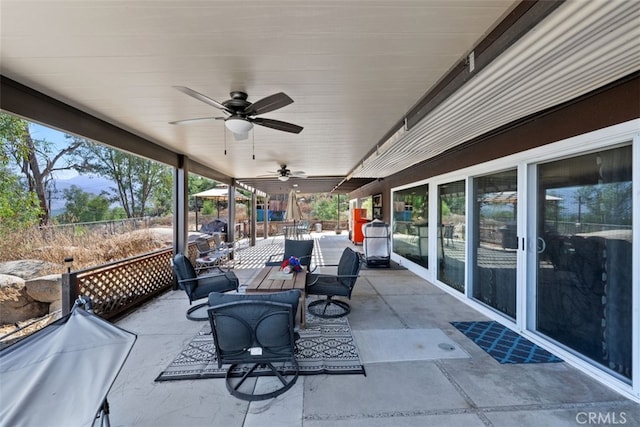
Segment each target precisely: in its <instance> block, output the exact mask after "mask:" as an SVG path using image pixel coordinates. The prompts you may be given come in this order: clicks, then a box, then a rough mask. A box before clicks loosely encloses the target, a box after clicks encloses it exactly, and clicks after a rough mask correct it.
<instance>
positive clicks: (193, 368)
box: [156, 313, 365, 381]
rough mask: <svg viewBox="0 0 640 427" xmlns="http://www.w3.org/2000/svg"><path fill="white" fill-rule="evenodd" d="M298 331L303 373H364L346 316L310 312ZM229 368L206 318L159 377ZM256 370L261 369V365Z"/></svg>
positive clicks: (217, 373)
mask: <svg viewBox="0 0 640 427" xmlns="http://www.w3.org/2000/svg"><path fill="white" fill-rule="evenodd" d="M299 334H300V338H299V339H298V341H297V342H296V359H297V361H298V365H299V373H300V375H317V374H362V375H364V374H365V371H364V367H363V365H362V362H361V361H360V356H359V354H358V348H357V347H356V343H355V341H354V339H353V334H352V332H351V326H350V325H349V322H348V321H347V319H346V317H343V318H338V319H321V318H319V317H316V316H313V315H311V314H309V313H307V328H306V329H302V330H300V331H299ZM227 368H228V366H227V365H222V368H218V362H217V360H216V349H215V344H214V342H213V335H212V334H211V325H210V324H209V323H208V322H207V324H206V325H204V326H203V327H202V329H201V330H200V332H198V334H197V335H196V336H195V337H194V338H193V339H192V340H191V342H189V344H187V346H186V347H185V348H184V349H183V350H182V351H181V352H180V353H179V354H178V355H177V356H176V358H175V359H174V360H173V362H171V363H170V364H169V366H167V368H166V369H165V370H164V371H163V372H162V373H161V374H160V375H158V377H157V378H156V381H176V380H194V379H204V378H224V377H225V374H226V371H227ZM285 370H286V364H285ZM264 371H265V373H266V372H270V371H269V370H268V369H265V370H264ZM256 372H258V373H261V372H259V370H258V369H257V370H256Z"/></svg>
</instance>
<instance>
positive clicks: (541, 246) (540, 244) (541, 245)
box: [538, 237, 547, 254]
mask: <svg viewBox="0 0 640 427" xmlns="http://www.w3.org/2000/svg"><path fill="white" fill-rule="evenodd" d="M545 249H547V242H545V241H544V239H543V238H542V237H538V253H539V254H541V253H542V252H544V250H545Z"/></svg>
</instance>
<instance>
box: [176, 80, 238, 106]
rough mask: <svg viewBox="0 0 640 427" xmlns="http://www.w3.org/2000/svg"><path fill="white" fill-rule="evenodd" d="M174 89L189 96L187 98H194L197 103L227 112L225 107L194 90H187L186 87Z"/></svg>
mask: <svg viewBox="0 0 640 427" xmlns="http://www.w3.org/2000/svg"><path fill="white" fill-rule="evenodd" d="M174 88H176V89H178V90H179V91H180V92H182V93H184V94H186V95H189V96H191V97H193V98H195V99H197V100H199V101H202V102H204V103H205V104H209V105H211V106H212V107H216V108H218V109H220V110H222V111H225V112H229V111H228V110H227V107H225V106H224V105H222V104H221V103H219V102H218V101H216V100H215V99H211V98H209V97H208V96H206V95H203V94H201V93H200V92H196V91H195V90H193V89H190V88H188V87H186V86H174Z"/></svg>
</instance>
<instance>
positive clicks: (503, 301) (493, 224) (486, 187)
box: [470, 169, 519, 319]
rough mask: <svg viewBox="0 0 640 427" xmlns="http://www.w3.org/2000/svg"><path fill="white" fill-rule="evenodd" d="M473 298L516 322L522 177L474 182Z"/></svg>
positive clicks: (503, 174) (505, 175)
mask: <svg viewBox="0 0 640 427" xmlns="http://www.w3.org/2000/svg"><path fill="white" fill-rule="evenodd" d="M473 189H474V199H473V200H474V204H473V208H474V213H473V229H472V230H473V231H472V233H473V234H472V235H473V252H472V257H473V259H472V260H471V262H470V265H471V266H472V271H473V275H472V277H473V291H472V294H473V298H475V299H477V300H478V301H480V302H482V303H484V304H486V305H488V306H490V307H492V308H494V309H496V310H498V311H500V312H501V313H503V314H506V315H507V316H508V317H510V318H512V319H515V318H516V280H517V275H516V271H517V268H516V267H517V265H516V264H517V252H518V247H519V245H518V237H517V235H516V230H517V211H518V192H517V190H518V174H517V171H516V170H515V169H514V170H510V171H506V172H501V173H497V174H493V175H487V176H482V177H477V178H474V180H473Z"/></svg>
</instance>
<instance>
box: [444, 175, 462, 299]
mask: <svg viewBox="0 0 640 427" xmlns="http://www.w3.org/2000/svg"><path fill="white" fill-rule="evenodd" d="M465 196H466V195H465V182H464V181H457V182H451V183H448V184H442V185H439V186H438V205H439V209H438V227H439V230H438V240H439V242H438V249H439V253H438V279H439V280H440V281H442V282H443V283H446V284H447V285H449V286H451V287H452V288H454V289H456V290H458V291H460V292H464V265H465V254H464V250H465V239H466V236H465V231H466V230H465V222H466V215H465V202H466V197H465Z"/></svg>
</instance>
